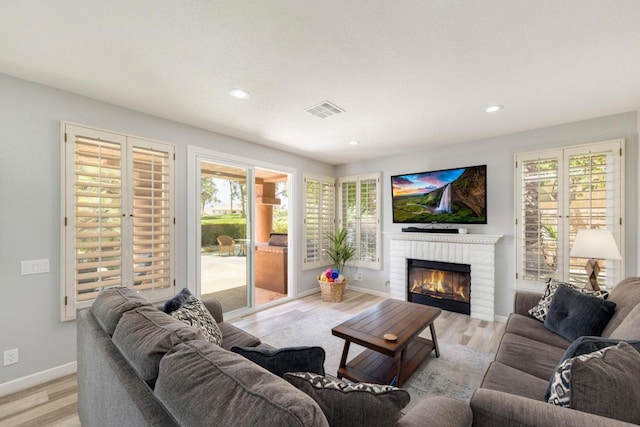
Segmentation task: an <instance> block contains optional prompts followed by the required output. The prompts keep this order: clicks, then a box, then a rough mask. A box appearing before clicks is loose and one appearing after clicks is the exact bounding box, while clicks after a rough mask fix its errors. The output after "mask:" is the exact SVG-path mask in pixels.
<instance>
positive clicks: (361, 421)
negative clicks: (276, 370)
mask: <svg viewBox="0 0 640 427" xmlns="http://www.w3.org/2000/svg"><path fill="white" fill-rule="evenodd" d="M284 379H286V380H287V381H289V382H290V383H291V384H293V385H294V386H296V387H297V388H299V389H300V390H302V391H304V392H305V393H307V394H308V395H309V396H311V397H312V398H313V400H315V401H316V402H317V403H318V405H320V408H322V412H323V413H324V416H325V417H327V421H329V425H330V426H331V427H352V426H367V427H391V426H394V425H395V424H396V423H397V422H398V420H399V419H400V416H401V415H402V413H401V412H400V411H401V410H402V408H404V407H405V406H407V404H408V403H409V400H410V399H411V396H409V393H408V392H407V391H406V390H403V389H401V388H397V387H392V386H389V385H378V384H367V383H358V384H347V383H345V382H343V381H334V380H331V379H328V378H326V377H324V376H321V375H316V374H311V373H309V372H289V373H286V374H284ZM428 416H429V414H425V417H428Z"/></svg>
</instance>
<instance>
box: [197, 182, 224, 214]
mask: <svg viewBox="0 0 640 427" xmlns="http://www.w3.org/2000/svg"><path fill="white" fill-rule="evenodd" d="M200 188H201V190H200V203H201V205H200V215H204V208H205V206H206V205H207V203H218V202H220V200H219V199H218V197H217V193H218V188H217V187H216V183H215V182H214V181H213V178H211V177H202V179H201V180H200Z"/></svg>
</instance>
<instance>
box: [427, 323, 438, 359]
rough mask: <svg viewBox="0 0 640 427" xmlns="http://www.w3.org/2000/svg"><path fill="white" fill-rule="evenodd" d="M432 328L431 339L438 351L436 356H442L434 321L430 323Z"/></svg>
mask: <svg viewBox="0 0 640 427" xmlns="http://www.w3.org/2000/svg"><path fill="white" fill-rule="evenodd" d="M429 329H431V341H433V349H434V350H435V351H436V357H440V348H439V347H438V338H436V327H435V325H434V324H433V323H432V324H430V325H429Z"/></svg>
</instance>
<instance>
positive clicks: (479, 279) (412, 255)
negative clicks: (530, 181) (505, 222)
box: [384, 233, 502, 322]
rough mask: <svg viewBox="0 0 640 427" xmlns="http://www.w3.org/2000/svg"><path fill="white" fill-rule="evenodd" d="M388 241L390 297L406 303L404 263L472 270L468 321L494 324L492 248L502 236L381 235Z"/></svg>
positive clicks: (405, 264)
mask: <svg viewBox="0 0 640 427" xmlns="http://www.w3.org/2000/svg"><path fill="white" fill-rule="evenodd" d="M384 235H385V236H386V237H388V238H389V239H390V240H391V251H390V261H391V264H390V267H389V269H390V284H389V296H390V297H391V298H395V299H399V300H402V301H406V300H407V260H408V259H420V260H426V261H440V262H452V263H458V264H468V265H470V266H471V317H473V318H476V319H481V320H488V321H490V322H493V321H494V314H495V311H494V290H495V246H496V244H497V243H498V241H499V240H500V239H501V238H502V236H501V235H488V234H444V233H384Z"/></svg>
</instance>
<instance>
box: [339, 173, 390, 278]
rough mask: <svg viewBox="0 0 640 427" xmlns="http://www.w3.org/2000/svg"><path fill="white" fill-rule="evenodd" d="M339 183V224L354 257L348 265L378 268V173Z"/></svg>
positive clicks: (379, 233) (346, 178) (348, 178)
mask: <svg viewBox="0 0 640 427" xmlns="http://www.w3.org/2000/svg"><path fill="white" fill-rule="evenodd" d="M338 182H339V186H338V188H339V195H338V201H339V207H338V215H339V217H338V224H339V226H340V227H341V228H346V229H347V233H348V239H349V242H350V243H351V244H352V245H353V246H354V247H355V248H356V255H355V258H354V260H353V261H352V262H350V263H349V265H352V266H354V267H364V268H372V269H380V268H381V267H382V264H381V262H380V248H381V243H380V238H381V232H380V207H379V201H380V173H373V174H367V175H358V176H351V177H344V178H340V179H339V180H338Z"/></svg>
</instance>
